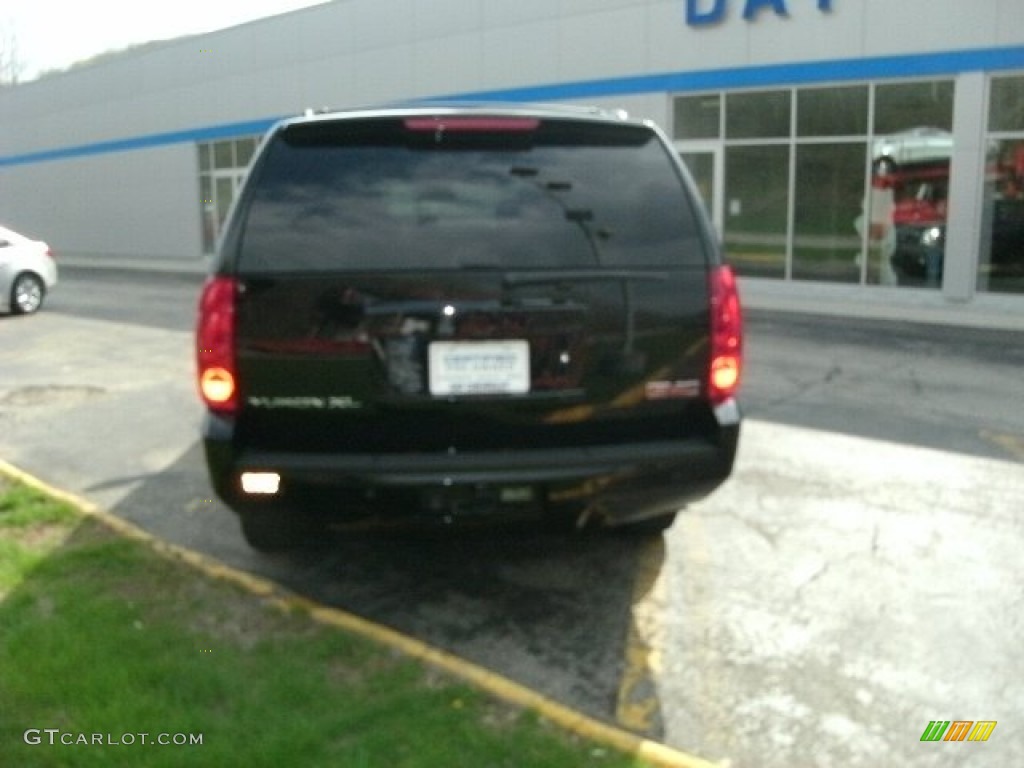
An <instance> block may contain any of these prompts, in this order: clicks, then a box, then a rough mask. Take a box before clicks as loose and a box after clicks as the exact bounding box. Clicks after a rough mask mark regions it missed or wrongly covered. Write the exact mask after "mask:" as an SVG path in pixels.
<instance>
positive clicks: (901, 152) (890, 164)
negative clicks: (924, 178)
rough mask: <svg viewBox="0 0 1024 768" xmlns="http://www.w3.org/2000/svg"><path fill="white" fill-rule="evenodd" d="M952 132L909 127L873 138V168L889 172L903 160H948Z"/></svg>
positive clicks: (917, 161) (914, 161)
mask: <svg viewBox="0 0 1024 768" xmlns="http://www.w3.org/2000/svg"><path fill="white" fill-rule="evenodd" d="M952 155H953V134H951V133H950V132H949V131H944V130H942V129H941V128H927V127H922V128H911V129H910V130H909V131H902V132H900V133H892V134H889V135H888V136H880V137H878V138H877V139H875V144H874V150H873V154H872V157H873V159H874V162H875V168H876V170H878V171H880V172H884V173H892V172H893V171H895V170H896V168H897V167H899V166H901V165H903V164H905V163H923V162H929V161H941V160H949V158H950V157H951V156H952Z"/></svg>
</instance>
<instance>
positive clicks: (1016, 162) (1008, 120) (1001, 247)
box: [978, 75, 1024, 293]
mask: <svg viewBox="0 0 1024 768" xmlns="http://www.w3.org/2000/svg"><path fill="white" fill-rule="evenodd" d="M986 152H987V155H988V156H987V161H986V163H985V166H986V168H985V187H984V188H985V206H984V214H983V220H982V236H981V243H980V250H979V259H978V290H980V291H991V292H999V293H1024V75H1019V76H1011V77H998V78H993V80H992V83H991V90H990V92H989V114H988V141H987V144H986Z"/></svg>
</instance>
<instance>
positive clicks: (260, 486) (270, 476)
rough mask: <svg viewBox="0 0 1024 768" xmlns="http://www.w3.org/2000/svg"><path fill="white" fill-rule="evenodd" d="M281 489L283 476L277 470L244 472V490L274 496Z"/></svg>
mask: <svg viewBox="0 0 1024 768" xmlns="http://www.w3.org/2000/svg"><path fill="white" fill-rule="evenodd" d="M280 489H281V476H280V475H279V474H277V472H243V473H242V490H243V491H244V492H245V493H250V494H254V495H260V496H273V495H274V494H276V493H277V492H278V491H279V490H280Z"/></svg>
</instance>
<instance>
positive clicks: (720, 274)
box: [708, 266, 743, 405]
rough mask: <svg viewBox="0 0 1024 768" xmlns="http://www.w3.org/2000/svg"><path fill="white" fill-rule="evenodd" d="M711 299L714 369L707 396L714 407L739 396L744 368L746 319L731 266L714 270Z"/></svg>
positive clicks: (712, 272) (712, 360)
mask: <svg viewBox="0 0 1024 768" xmlns="http://www.w3.org/2000/svg"><path fill="white" fill-rule="evenodd" d="M709 284H710V297H711V366H710V370H709V374H708V395H709V397H710V399H711V403H712V404H713V405H719V404H721V403H724V402H725V401H726V400H728V399H729V398H731V397H734V396H735V395H736V392H737V390H738V389H739V386H740V372H741V370H742V367H743V317H742V313H741V310H740V297H739V291H738V290H737V287H736V276H735V275H734V274H733V271H732V267H727V266H717V267H713V268H712V270H711V274H710V279H709Z"/></svg>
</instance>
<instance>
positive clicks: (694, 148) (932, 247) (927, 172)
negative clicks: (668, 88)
mask: <svg viewBox="0 0 1024 768" xmlns="http://www.w3.org/2000/svg"><path fill="white" fill-rule="evenodd" d="M999 87H1001V88H1005V89H1008V90H1009V91H1012V92H1013V93H1016V91H1014V90H1013V87H1010V86H999ZM1014 87H1016V86H1014ZM953 96H954V83H953V81H952V80H927V81H910V82H898V83H890V82H887V83H880V84H875V85H871V84H856V85H842V86H835V87H828V86H813V87H806V88H794V89H781V90H780V89H775V90H766V91H751V92H716V93H709V94H697V95H687V96H681V97H679V98H677V99H675V101H674V104H673V115H674V118H675V124H674V126H673V135H674V136H675V138H676V142H677V143H676V146H677V148H678V150H679V151H680V154H681V156H682V157H683V158H684V159H685V160H687V161H689V163H691V164H692V163H694V162H697V164H698V167H696V168H694V171H695V175H696V176H697V178H698V181H699V184H700V188H701V191H702V194H704V195H705V198H706V199H705V202H706V203H707V207H708V210H710V211H712V212H715V221H716V225H717V226H718V227H719V228H720V230H721V233H722V240H723V243H724V244H725V250H726V254H727V256H728V258H729V260H730V261H731V262H732V263H733V264H734V265H735V266H736V268H737V271H738V272H739V274H741V275H747V276H757V277H776V278H786V279H796V280H818V281H827V282H839V283H859V284H888V285H906V286H919V287H930V288H937V287H938V286H939V285H940V283H941V278H942V271H943V270H942V266H943V265H942V259H943V253H942V242H943V241H944V235H945V221H946V217H947V214H948V212H947V210H946V197H947V190H948V187H949V165H950V159H951V157H952V152H953V135H952V133H951V129H952V124H953ZM1018 98H1019V96H1018ZM1014 109H1015V106H1014V96H1013V95H1012V94H1011V95H1010V96H1005V97H1003V96H1001V97H1000V100H999V102H998V105H997V104H995V103H994V104H993V110H994V114H996V113H998V115H999V116H1000V117H999V119H1000V120H1001V121H1004V122H1005V120H1006V119H1007V118H1005V117H1004V115H1007V114H1009V115H1013V114H1017V113H1015V112H1014ZM718 153H721V154H720V155H719V154H718ZM718 156H721V157H722V158H723V160H722V162H721V163H720V167H721V172H720V175H721V179H719V178H717V177H716V175H715V174H713V173H712V172H711V171H712V169H714V168H715V167H718V166H716V163H715V162H713V161H714V158H715V157H718Z"/></svg>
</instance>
